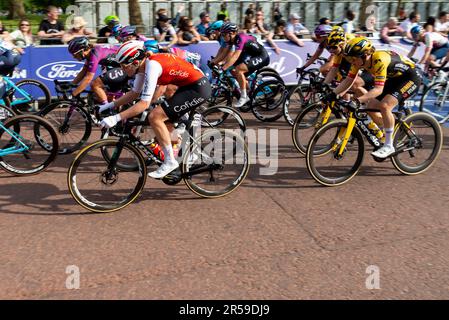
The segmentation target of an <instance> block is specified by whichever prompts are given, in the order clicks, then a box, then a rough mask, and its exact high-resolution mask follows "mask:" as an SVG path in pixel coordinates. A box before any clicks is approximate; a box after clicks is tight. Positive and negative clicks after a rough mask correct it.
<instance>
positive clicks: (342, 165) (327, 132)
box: [306, 119, 365, 186]
mask: <svg viewBox="0 0 449 320" xmlns="http://www.w3.org/2000/svg"><path fill="white" fill-rule="evenodd" d="M347 125H348V122H347V120H344V119H340V120H335V121H333V122H330V123H328V124H326V125H324V126H323V127H322V128H321V129H319V130H318V131H317V132H316V133H315V134H314V136H313V137H312V139H311V140H310V143H309V145H308V148H307V154H306V164H307V169H308V171H309V173H310V174H311V175H312V177H313V178H314V179H315V180H316V181H317V182H319V183H321V184H322V185H325V186H338V185H342V184H344V183H346V182H348V181H349V180H351V179H352V178H353V177H354V176H355V175H356V174H357V172H358V171H359V168H360V166H361V164H362V161H363V156H364V150H365V146H364V143H363V136H362V133H361V132H360V130H359V129H358V128H357V127H354V129H353V130H352V133H351V136H350V137H349V140H348V143H347V144H346V147H345V149H344V151H343V154H341V155H339V154H338V153H339V150H340V146H341V144H342V142H343V137H344V134H345V132H346V130H347ZM329 147H330V148H329ZM324 149H328V150H329V151H328V152H325V153H323V152H321V151H322V150H324Z"/></svg>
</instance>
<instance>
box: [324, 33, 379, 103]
mask: <svg viewBox="0 0 449 320" xmlns="http://www.w3.org/2000/svg"><path fill="white" fill-rule="evenodd" d="M354 38H355V36H354V35H353V34H351V33H346V32H345V31H344V30H343V28H342V27H340V26H335V27H334V28H333V29H332V32H331V33H330V34H329V36H328V37H327V41H326V48H327V50H328V51H329V52H330V54H331V57H330V61H331V66H332V67H331V69H330V70H329V72H328V73H327V75H326V79H325V80H324V83H326V84H330V83H332V82H333V81H334V80H336V81H337V82H341V81H342V80H343V79H344V78H346V77H347V76H348V73H349V70H350V68H351V63H350V62H349V61H348V60H347V59H346V57H345V56H344V54H343V53H344V51H343V50H344V48H345V45H346V44H347V43H348V42H349V41H350V40H352V39H354ZM373 85H374V78H373V76H372V75H371V74H370V73H369V72H363V73H362V74H361V76H360V77H357V79H355V82H354V84H353V85H352V91H353V92H354V94H355V95H356V96H361V95H363V94H365V93H366V92H367V90H369V89H371V88H372V87H373Z"/></svg>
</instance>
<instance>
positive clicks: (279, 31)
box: [273, 19, 287, 39]
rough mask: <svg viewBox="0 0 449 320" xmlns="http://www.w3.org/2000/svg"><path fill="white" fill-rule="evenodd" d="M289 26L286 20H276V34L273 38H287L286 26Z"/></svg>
mask: <svg viewBox="0 0 449 320" xmlns="http://www.w3.org/2000/svg"><path fill="white" fill-rule="evenodd" d="M286 27H287V23H286V22H285V21H284V20H282V19H281V20H279V21H278V22H276V26H275V27H274V36H273V39H286V36H285V28H286Z"/></svg>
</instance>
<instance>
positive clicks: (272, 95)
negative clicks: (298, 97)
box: [249, 80, 288, 122]
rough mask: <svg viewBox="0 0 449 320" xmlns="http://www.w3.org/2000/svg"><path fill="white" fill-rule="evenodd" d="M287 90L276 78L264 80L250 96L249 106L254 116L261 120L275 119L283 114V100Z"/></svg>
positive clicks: (270, 120)
mask: <svg viewBox="0 0 449 320" xmlns="http://www.w3.org/2000/svg"><path fill="white" fill-rule="evenodd" d="M287 94H288V91H287V89H286V87H285V85H284V84H283V83H281V82H279V81H278V80H270V81H266V82H264V83H263V84H261V85H259V86H258V87H257V88H256V90H254V92H253V94H252V95H251V96H250V99H251V100H250V102H249V105H250V108H251V111H252V112H253V114H254V116H255V117H256V118H257V119H258V120H259V121H262V122H272V121H276V120H277V119H279V118H280V117H282V116H283V114H284V109H283V106H284V102H285V99H286V98H287Z"/></svg>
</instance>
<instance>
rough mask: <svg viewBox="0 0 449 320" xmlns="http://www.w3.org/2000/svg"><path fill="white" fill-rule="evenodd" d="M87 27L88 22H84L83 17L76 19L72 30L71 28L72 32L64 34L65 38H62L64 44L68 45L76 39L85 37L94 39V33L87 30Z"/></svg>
mask: <svg viewBox="0 0 449 320" xmlns="http://www.w3.org/2000/svg"><path fill="white" fill-rule="evenodd" d="M86 25H87V22H86V21H85V20H84V18H83V17H74V18H73V23H72V28H70V30H68V31H67V32H66V33H65V34H64V36H63V37H62V41H63V42H64V43H67V42H69V41H70V40H72V39H73V38H76V37H84V36H86V37H92V36H93V32H92V31H90V30H88V29H86Z"/></svg>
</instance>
